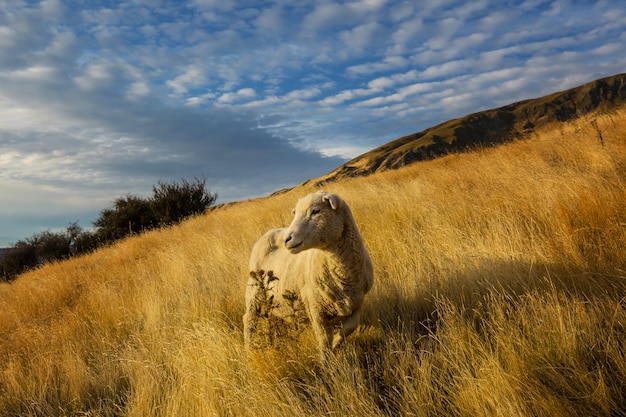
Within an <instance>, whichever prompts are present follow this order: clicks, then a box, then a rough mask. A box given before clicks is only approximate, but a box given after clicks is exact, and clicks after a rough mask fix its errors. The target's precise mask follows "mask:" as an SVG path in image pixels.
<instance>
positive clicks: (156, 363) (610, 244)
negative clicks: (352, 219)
mask: <svg viewBox="0 0 626 417" xmlns="http://www.w3.org/2000/svg"><path fill="white" fill-rule="evenodd" d="M624 132H626V110H622V111H620V112H617V113H615V114H611V115H602V116H597V117H596V116H594V117H590V118H587V119H583V120H578V121H575V122H573V123H570V124H566V125H556V126H554V127H553V128H551V129H545V130H543V131H541V132H539V133H538V134H536V135H534V136H533V137H532V138H529V139H527V140H524V141H520V142H516V143H513V144H509V145H506V146H501V147H498V148H492V149H483V150H480V151H477V152H474V153H470V154H463V155H451V156H447V157H445V158H442V159H438V160H435V161H431V162H424V163H419V164H415V165H413V166H410V167H407V168H405V169H402V170H398V171H389V172H384V173H380V174H376V175H374V176H370V177H367V178H361V179H354V180H351V181H346V182H340V183H334V184H328V185H327V187H326V188H327V189H328V190H329V191H333V192H337V193H339V194H340V195H342V196H343V197H344V199H346V200H347V201H348V202H349V203H350V205H351V207H352V208H353V212H354V213H355V216H356V218H357V223H358V224H359V226H360V228H361V231H362V233H363V236H364V239H365V240H366V244H367V246H368V248H369V250H370V253H371V255H372V259H373V262H374V266H375V274H376V278H375V279H376V281H375V284H374V288H373V289H372V291H371V292H370V294H369V295H368V297H367V298H366V305H365V312H364V317H363V321H362V325H361V326H360V328H359V330H358V331H357V332H356V333H355V334H354V335H352V336H351V337H350V338H349V339H348V342H347V344H346V345H345V346H343V347H342V349H340V351H339V352H338V353H337V355H336V356H335V357H334V358H333V359H332V360H331V363H330V364H329V366H322V365H321V364H320V363H319V362H318V360H317V359H316V358H317V354H316V352H315V343H314V341H313V337H312V335H311V334H310V333H309V332H304V333H302V334H301V335H300V336H299V337H297V338H290V339H288V340H286V341H284V342H283V343H280V344H277V345H276V346H274V347H272V346H268V347H266V348H264V349H259V350H256V351H253V352H251V353H249V354H247V353H246V352H245V351H244V350H243V346H242V345H243V343H242V332H241V315H242V313H243V293H244V289H245V283H246V280H247V276H248V272H249V271H248V270H247V261H248V256H249V252H250V249H251V247H252V245H253V243H254V241H255V240H256V239H257V238H258V237H259V236H260V235H261V234H262V233H263V232H264V231H266V230H267V229H269V228H272V227H278V226H285V225H287V224H288V223H289V222H290V220H291V218H290V217H291V216H290V209H291V207H292V206H293V204H294V203H295V201H296V199H297V198H298V197H299V196H301V195H303V194H305V193H307V192H309V191H311V190H312V189H311V188H298V189H295V190H293V191H291V192H288V193H285V194H281V195H277V196H273V197H270V198H265V199H259V200H256V201H249V202H242V203H240V204H236V205H231V206H227V207H223V208H219V209H216V210H214V211H212V212H210V213H207V214H206V215H203V216H199V217H196V218H194V219H192V220H189V221H187V222H185V223H183V224H182V225H180V226H177V227H172V228H169V229H165V230H161V231H155V232H150V233H147V234H145V235H141V236H137V237H134V238H131V239H128V240H126V241H123V242H120V243H118V244H116V245H115V246H113V247H110V248H106V249H101V250H99V251H98V252H96V253H94V254H93V255H90V256H86V257H82V258H78V259H74V260H71V261H67V262H62V263H58V264H52V265H46V266H44V267H42V268H40V269H37V270H35V271H32V272H30V273H28V274H25V275H23V276H21V277H20V278H19V279H17V280H16V281H15V282H13V283H12V284H2V285H0V305H1V306H2V308H1V309H0V415H6V416H18V415H19V416H51V415H91V416H178V415H180V416H191V415H192V416H281V415H288V416H292V417H293V416H310V415H345V416H348V415H350V416H351V415H370V416H377V415H379V416H387V415H394V416H395V415H414V416H444V415H446V416H447V415H450V416H477V415H489V416H492V415H494V416H577V415H580V416H583V415H584V416H588V415H599V416H602V415H606V416H617V415H626V414H625V413H624V411H623V410H626V398H625V397H626V382H625V381H626V349H625V347H624V342H623V340H625V338H626V306H625V303H626V293H625V288H626V272H625V271H624V269H625V268H626V255H625V254H626V210H625V209H626V187H625V186H624V184H623V181H624V178H625V175H626V134H625V133H624ZM598 133H601V135H602V139H603V140H602V142H601V141H600V140H599V135H598Z"/></svg>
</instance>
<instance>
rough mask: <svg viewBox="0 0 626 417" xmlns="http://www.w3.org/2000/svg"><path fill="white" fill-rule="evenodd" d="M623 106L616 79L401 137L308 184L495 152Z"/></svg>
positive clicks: (623, 88)
mask: <svg viewBox="0 0 626 417" xmlns="http://www.w3.org/2000/svg"><path fill="white" fill-rule="evenodd" d="M624 103H626V74H619V75H614V76H612V77H607V78H602V79H599V80H596V81H593V82H590V83H587V84H584V85H581V86H579V87H575V88H572V89H569V90H566V91H561V92H558V93H554V94H550V95H548V96H545V97H541V98H535V99H530V100H524V101H520V102H517V103H513V104H509V105H507V106H504V107H500V108H497V109H492V110H486V111H481V112H478V113H473V114H470V115H468V116H465V117H462V118H459V119H453V120H450V121H447V122H445V123H442V124H440V125H437V126H434V127H431V128H429V129H426V130H423V131H421V132H418V133H413V134H411V135H407V136H403V137H401V138H399V139H396V140H394V141H392V142H389V143H387V144H385V145H382V146H380V147H378V148H376V149H373V150H371V151H369V152H367V153H364V154H363V155H361V156H358V157H356V158H354V159H352V160H351V161H348V162H346V163H345V164H343V165H341V166H340V167H339V168H337V169H335V170H334V171H332V172H330V173H329V174H327V175H325V176H323V177H320V178H316V179H312V180H310V181H307V182H308V183H310V182H314V183H316V184H324V183H326V182H329V181H336V180H338V179H342V178H346V177H355V176H365V175H370V174H372V173H374V172H378V171H384V170H387V169H397V168H400V167H403V166H406V165H409V164H411V163H413V162H416V161H422V160H426V159H432V158H435V157H438V156H442V155H445V154H448V153H452V152H463V151H466V150H471V149H474V148H476V147H478V146H493V145H497V144H501V143H505V142H509V141H511V140H515V139H518V138H523V137H525V136H527V135H528V134H529V133H532V132H533V131H534V129H537V128H540V127H542V126H545V125H546V124H548V123H552V122H565V121H568V120H572V119H575V118H577V117H580V116H583V115H585V114H588V113H590V112H594V111H600V112H607V111H610V110H612V109H614V108H616V107H619V106H620V105H623V104H624Z"/></svg>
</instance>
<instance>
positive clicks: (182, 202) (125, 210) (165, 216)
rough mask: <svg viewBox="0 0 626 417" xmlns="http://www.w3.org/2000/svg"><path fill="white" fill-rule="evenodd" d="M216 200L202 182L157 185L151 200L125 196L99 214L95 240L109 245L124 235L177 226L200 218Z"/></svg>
mask: <svg viewBox="0 0 626 417" xmlns="http://www.w3.org/2000/svg"><path fill="white" fill-rule="evenodd" d="M216 200H217V194H216V193H211V192H210V191H207V189H206V180H205V179H198V178H195V179H194V182H189V181H187V180H185V179H183V180H182V181H181V182H180V183H176V182H173V183H164V182H161V181H159V183H158V185H157V186H154V187H153V188H152V197H150V198H142V197H137V196H133V195H127V196H124V197H120V198H118V199H116V200H115V202H114V204H113V207H111V208H108V209H105V210H103V211H102V212H101V213H100V217H99V218H98V219H97V220H96V221H95V222H94V225H95V226H96V229H97V232H96V233H97V236H98V238H99V239H100V240H101V241H102V242H104V243H107V242H109V243H110V242H113V241H115V240H118V239H121V238H123V237H126V236H128V235H132V234H135V233H142V232H144V231H147V230H150V229H154V228H156V227H161V226H167V225H172V224H175V223H179V222H180V221H182V220H184V219H185V218H187V217H190V216H193V215H197V214H200V213H202V212H204V210H206V209H207V208H208V207H210V206H211V205H213V204H214V203H215V201H216Z"/></svg>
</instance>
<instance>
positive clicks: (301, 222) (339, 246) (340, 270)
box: [243, 191, 374, 357]
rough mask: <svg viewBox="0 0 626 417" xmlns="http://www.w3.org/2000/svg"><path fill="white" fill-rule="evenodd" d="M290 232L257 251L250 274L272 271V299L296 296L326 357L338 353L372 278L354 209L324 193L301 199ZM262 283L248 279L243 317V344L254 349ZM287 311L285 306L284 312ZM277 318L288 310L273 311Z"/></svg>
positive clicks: (272, 236) (272, 234) (277, 233)
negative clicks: (252, 272) (253, 341)
mask: <svg viewBox="0 0 626 417" xmlns="http://www.w3.org/2000/svg"><path fill="white" fill-rule="evenodd" d="M293 213H294V219H293V221H292V223H291V225H290V226H289V227H288V228H287V229H273V230H270V231H269V232H267V233H266V234H265V235H263V236H262V237H261V238H260V239H259V240H258V241H257V242H256V244H255V245H254V247H253V249H252V253H251V256H250V270H251V271H259V270H264V271H272V272H273V275H274V276H275V277H276V278H278V280H276V281H273V282H272V283H271V285H270V286H269V287H270V290H269V293H270V294H268V296H270V297H271V296H272V295H273V296H274V300H281V299H282V295H283V294H285V293H292V294H293V293H295V294H296V295H297V297H298V299H299V300H301V301H302V303H303V304H304V307H305V309H306V311H307V314H308V316H309V320H310V322H311V326H312V328H313V331H314V333H315V337H316V339H317V342H318V344H319V349H320V353H321V355H322V357H325V356H326V354H327V353H328V352H329V351H330V350H331V349H334V348H336V347H337V346H339V345H340V344H341V342H343V340H344V339H345V338H346V337H347V336H348V335H349V334H350V333H352V332H353V331H354V330H355V329H356V327H357V326H358V324H359V320H360V315H361V307H362V305H363V298H364V296H365V293H367V292H368V291H369V290H370V288H371V287H372V283H373V280H374V273H373V268H372V262H371V260H370V257H369V254H368V253H367V250H366V249H365V245H364V244H363V239H362V237H361V234H360V233H359V230H358V228H357V226H356V222H355V221H354V217H353V216H352V212H351V211H350V208H349V207H348V205H347V204H346V202H345V201H343V200H342V199H341V198H340V197H339V196H337V195H335V194H330V193H327V192H324V191H318V192H316V193H312V194H309V195H307V196H305V197H303V198H301V199H300V200H299V201H298V203H297V205H296V208H295V209H294V211H293ZM260 291H261V289H260V287H259V285H258V282H257V281H256V280H255V279H253V278H250V280H249V281H248V286H247V288H246V313H245V314H244V317H243V324H244V341H245V344H246V346H248V347H249V346H250V343H251V338H252V337H253V335H254V332H255V330H256V325H257V322H258V319H259V312H260V308H261V305H260V304H261V302H262V301H261V300H262V297H264V296H265V295H263V294H260ZM283 307H284V306H283ZM272 314H275V315H277V316H279V317H280V316H281V315H285V314H288V312H286V311H285V310H284V308H275V309H272Z"/></svg>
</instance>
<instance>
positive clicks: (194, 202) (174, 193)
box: [151, 178, 217, 225]
mask: <svg viewBox="0 0 626 417" xmlns="http://www.w3.org/2000/svg"><path fill="white" fill-rule="evenodd" d="M152 192H153V195H152V201H151V202H152V208H153V211H154V213H155V215H156V217H157V218H158V220H159V223H160V224H161V225H170V224H174V223H179V222H180V221H182V220H183V219H185V218H187V217H190V216H194V215H196V214H200V213H202V212H204V211H205V210H206V209H207V208H208V207H210V206H211V205H213V204H214V203H215V201H216V200H217V194H216V193H214V194H211V192H210V191H207V189H206V179H205V178H202V179H199V178H194V182H189V181H187V180H186V179H183V180H182V181H181V182H180V183H176V182H173V183H164V182H161V181H159V182H158V184H157V185H156V186H154V187H153V188H152Z"/></svg>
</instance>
